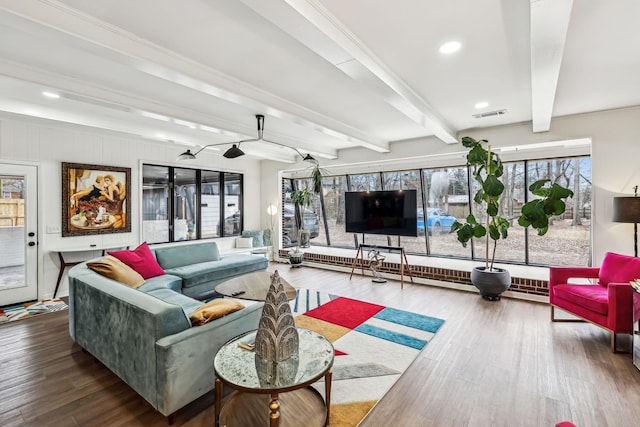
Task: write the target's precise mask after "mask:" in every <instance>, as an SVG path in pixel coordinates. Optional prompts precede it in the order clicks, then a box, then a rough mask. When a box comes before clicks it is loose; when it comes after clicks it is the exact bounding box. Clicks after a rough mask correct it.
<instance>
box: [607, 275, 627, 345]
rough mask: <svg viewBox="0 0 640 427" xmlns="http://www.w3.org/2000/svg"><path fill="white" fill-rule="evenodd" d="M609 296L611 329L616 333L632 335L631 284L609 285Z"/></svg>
mask: <svg viewBox="0 0 640 427" xmlns="http://www.w3.org/2000/svg"><path fill="white" fill-rule="evenodd" d="M607 294H608V295H607V296H608V299H609V315H608V316H607V318H608V323H609V325H608V327H609V329H611V330H612V331H614V332H629V333H630V332H631V331H632V330H633V315H632V312H633V303H632V299H633V288H631V285H630V284H629V283H609V285H607Z"/></svg>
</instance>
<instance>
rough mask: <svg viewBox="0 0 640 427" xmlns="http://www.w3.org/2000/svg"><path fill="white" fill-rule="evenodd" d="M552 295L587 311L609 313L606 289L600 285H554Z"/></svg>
mask: <svg viewBox="0 0 640 427" xmlns="http://www.w3.org/2000/svg"><path fill="white" fill-rule="evenodd" d="M552 289H553V295H554V296H555V297H556V298H562V299H563V300H566V301H569V302H571V303H573V304H576V305H578V306H580V307H584V308H586V309H587V310H590V311H593V312H595V313H599V314H602V315H605V316H606V314H607V312H608V311H609V304H608V297H607V292H608V291H607V288H606V287H604V286H600V285H573V284H566V285H555V286H554V287H553V288H552Z"/></svg>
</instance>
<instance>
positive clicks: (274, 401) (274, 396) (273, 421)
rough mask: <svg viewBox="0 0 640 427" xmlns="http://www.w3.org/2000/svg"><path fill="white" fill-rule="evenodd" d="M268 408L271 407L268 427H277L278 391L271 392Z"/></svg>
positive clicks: (278, 415) (278, 412) (278, 417)
mask: <svg viewBox="0 0 640 427" xmlns="http://www.w3.org/2000/svg"><path fill="white" fill-rule="evenodd" d="M269 409H271V414H270V415H269V427H278V426H279V425H280V402H278V393H271V402H270V403H269Z"/></svg>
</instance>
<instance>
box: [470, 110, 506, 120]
mask: <svg viewBox="0 0 640 427" xmlns="http://www.w3.org/2000/svg"><path fill="white" fill-rule="evenodd" d="M504 114H507V110H495V111H487V112H486V113H480V114H474V115H473V117H475V118H476V119H484V118H485V117H492V116H502V115H504Z"/></svg>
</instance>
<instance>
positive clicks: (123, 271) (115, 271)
mask: <svg viewBox="0 0 640 427" xmlns="http://www.w3.org/2000/svg"><path fill="white" fill-rule="evenodd" d="M87 267H89V268H90V269H92V270H93V271H95V272H96V273H99V274H101V275H103V276H105V277H108V278H109V279H112V280H115V281H116V282H120V283H122V284H124V285H127V286H129V287H130V288H134V289H136V288H139V287H140V286H142V285H143V284H144V277H142V276H141V275H140V274H138V273H137V272H136V271H135V270H134V269H133V268H131V267H129V266H128V265H127V264H125V263H124V262H122V261H120V260H119V259H118V258H116V257H113V256H111V255H107V256H106V257H104V258H102V259H100V260H98V261H91V262H88V263H87Z"/></svg>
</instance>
